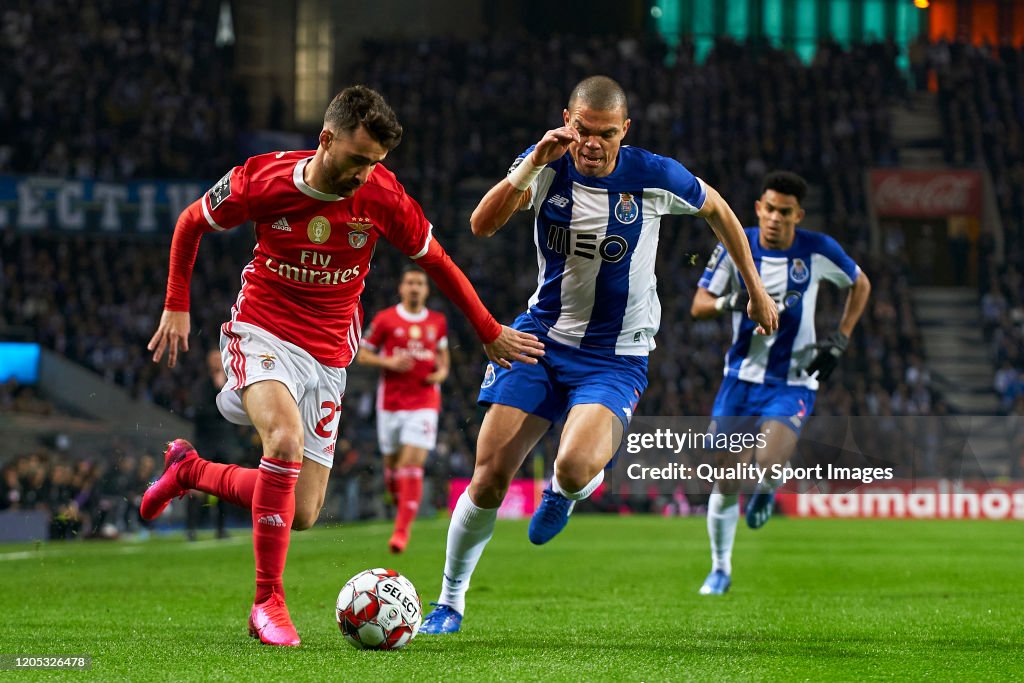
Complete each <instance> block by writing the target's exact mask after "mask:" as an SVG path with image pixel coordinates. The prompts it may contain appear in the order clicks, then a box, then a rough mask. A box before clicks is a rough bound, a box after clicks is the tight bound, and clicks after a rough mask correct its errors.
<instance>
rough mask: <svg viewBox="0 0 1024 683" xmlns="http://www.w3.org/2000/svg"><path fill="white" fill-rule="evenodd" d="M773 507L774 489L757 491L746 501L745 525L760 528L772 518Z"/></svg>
mask: <svg viewBox="0 0 1024 683" xmlns="http://www.w3.org/2000/svg"><path fill="white" fill-rule="evenodd" d="M774 509H775V491H758V492H757V493H755V494H754V495H752V496H751V497H750V500H748V501H747V526H748V527H750V528H751V529H760V528H761V527H763V526H764V525H765V524H767V523H768V520H769V519H771V518H772V510H774Z"/></svg>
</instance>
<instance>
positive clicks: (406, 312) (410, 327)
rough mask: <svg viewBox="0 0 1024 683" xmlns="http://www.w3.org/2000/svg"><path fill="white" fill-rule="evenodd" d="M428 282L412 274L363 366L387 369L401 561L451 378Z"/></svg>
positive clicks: (385, 428)
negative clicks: (443, 392) (444, 386)
mask: <svg viewBox="0 0 1024 683" xmlns="http://www.w3.org/2000/svg"><path fill="white" fill-rule="evenodd" d="M429 294H430V285H429V284H428V283H427V274H426V273H424V272H423V269H422V268H419V267H417V266H415V265H409V266H406V268H405V272H403V273H402V281H401V284H400V285H399V286H398V295H399V297H400V298H401V301H400V302H399V303H398V304H397V305H395V306H392V307H390V308H386V309H384V310H383V311H381V312H380V313H378V314H377V315H376V316H375V317H374V319H373V322H372V323H370V330H369V332H368V333H367V335H366V337H365V338H364V339H363V342H362V348H360V349H359V355H358V357H357V360H358V361H359V363H360V364H362V365H368V366H370V367H375V368H380V370H381V373H380V382H379V384H378V385H377V439H378V441H379V443H380V452H381V456H382V457H383V459H384V484H385V486H386V487H387V489H388V491H389V492H390V493H391V495H392V496H393V497H394V500H395V505H396V508H397V512H396V514H395V531H394V533H393V534H392V535H391V539H390V540H389V541H388V547H389V548H390V549H391V552H393V553H400V552H402V551H403V550H405V546H406V544H407V543H408V542H409V535H410V532H411V530H412V523H413V521H414V520H415V519H416V513H417V512H418V511H419V508H420V499H421V498H422V497H423V464H424V463H425V462H426V460H427V455H428V454H429V453H430V451H432V450H434V446H435V445H437V418H438V411H439V410H440V409H441V383H442V382H444V381H445V380H446V379H447V378H448V369H449V367H450V366H451V360H450V358H449V355H448V323H447V321H446V320H445V317H444V314H442V313H440V312H438V311H432V310H430V309H428V308H427V296H429Z"/></svg>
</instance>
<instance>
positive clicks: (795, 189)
mask: <svg viewBox="0 0 1024 683" xmlns="http://www.w3.org/2000/svg"><path fill="white" fill-rule="evenodd" d="M768 190H775V191H776V192H778V193H779V194H790V195H793V196H794V197H796V200H797V201H798V202H801V203H802V202H803V201H804V197H806V196H807V181H806V180H804V179H803V178H801V177H800V176H798V175H797V174H796V173H793V172H792V171H772V172H771V173H769V174H768V175H766V176H765V177H764V182H763V183H761V194H764V193H765V192H767V191H768Z"/></svg>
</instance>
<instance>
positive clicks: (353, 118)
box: [324, 85, 402, 151]
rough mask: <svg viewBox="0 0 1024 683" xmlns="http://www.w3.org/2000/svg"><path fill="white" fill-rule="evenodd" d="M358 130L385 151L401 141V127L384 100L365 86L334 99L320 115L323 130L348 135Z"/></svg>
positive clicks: (354, 86) (349, 89) (346, 89)
mask: <svg viewBox="0 0 1024 683" xmlns="http://www.w3.org/2000/svg"><path fill="white" fill-rule="evenodd" d="M360 125H361V126H362V127H363V128H365V129H366V132H367V133H369V134H370V136H371V137H372V138H373V139H374V140H376V141H377V142H379V143H380V144H381V145H382V146H383V147H384V148H385V149H387V150H388V151H391V150H393V149H394V148H395V147H398V143H400V142H401V141H402V124H400V123H399V122H398V118H397V117H396V116H395V112H394V111H393V110H392V109H391V107H389V106H388V103H387V102H385V101H384V97H383V96H381V94H380V93H379V92H377V91H376V90H373V89H372V88H367V87H366V86H365V85H353V86H350V87H348V88H345V89H344V90H342V91H341V92H340V93H338V94H337V95H335V96H334V99H333V100H331V103H330V104H329V105H328V106H327V111H326V112H325V113H324V126H325V127H330V128H332V129H333V130H334V132H336V133H342V132H345V133H350V132H352V131H354V130H355V129H356V128H357V127H359V126H360Z"/></svg>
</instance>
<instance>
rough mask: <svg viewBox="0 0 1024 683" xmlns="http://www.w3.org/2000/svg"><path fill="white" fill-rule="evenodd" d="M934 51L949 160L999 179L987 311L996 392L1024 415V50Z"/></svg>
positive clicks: (985, 284) (984, 269) (986, 247)
mask: <svg viewBox="0 0 1024 683" xmlns="http://www.w3.org/2000/svg"><path fill="white" fill-rule="evenodd" d="M933 54H934V56H933V58H932V61H933V63H934V64H935V70H936V73H937V76H938V84H939V104H940V111H941V115H942V122H943V140H944V141H945V150H944V151H945V155H946V161H947V162H949V163H950V164H953V165H956V166H973V165H978V164H986V165H987V167H988V169H989V171H990V173H991V177H992V180H993V189H994V191H995V197H996V202H997V204H998V208H999V212H1000V217H1001V219H1002V223H1003V232H1004V238H1003V244H1004V252H1005V253H1004V260H1003V262H1002V263H998V262H997V260H996V254H995V250H994V247H995V245H994V244H992V243H989V242H986V243H984V244H983V260H982V263H981V269H980V274H979V278H978V279H979V285H980V288H981V291H980V296H981V312H982V318H983V322H984V328H985V335H986V338H987V339H988V341H989V343H990V344H991V349H992V360H993V364H994V366H995V367H996V368H998V370H997V371H996V373H995V377H994V380H993V389H994V390H995V391H996V392H997V393H998V394H999V396H1000V401H1001V407H1002V410H1003V411H1005V412H1007V413H1010V414H1013V415H1024V352H1022V349H1024V276H1022V272H1024V248H1022V244H1024V242H1022V239H1024V196H1021V192H1020V188H1021V186H1022V185H1024V126H1022V122H1024V51H1022V50H1019V49H1015V48H1013V47H1011V46H1005V45H1004V46H1000V47H999V48H979V47H976V46H972V45H964V44H957V43H953V44H946V43H938V44H936V45H935V46H934V47H933Z"/></svg>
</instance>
